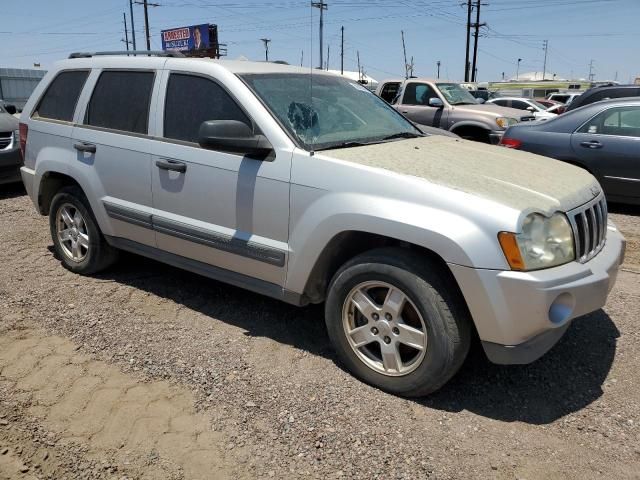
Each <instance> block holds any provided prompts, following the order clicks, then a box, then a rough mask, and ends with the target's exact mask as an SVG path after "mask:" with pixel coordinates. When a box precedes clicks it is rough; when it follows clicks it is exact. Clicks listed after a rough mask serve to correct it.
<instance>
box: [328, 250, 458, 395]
mask: <svg viewBox="0 0 640 480" xmlns="http://www.w3.org/2000/svg"><path fill="white" fill-rule="evenodd" d="M392 289H394V290H393V293H391V292H392ZM354 291H355V294H354ZM361 294H363V295H364V296H362V295H361ZM365 297H368V300H367V299H366V298H365ZM398 299H401V300H398ZM369 301H372V304H371V303H369ZM397 301H399V302H400V305H402V306H401V307H398V308H397V309H396V307H397V305H398V303H397ZM356 303H357V304H358V305H359V306H355V305H356ZM362 305H365V308H364V310H367V312H365V313H363V309H361V308H360V307H361V306H362ZM396 313H397V316H395V314H396ZM325 320H326V324H327V330H328V332H329V337H330V338H331V341H332V342H333V345H334V347H335V349H336V352H337V354H338V357H339V359H340V360H341V362H342V363H343V364H344V365H345V366H346V368H347V369H348V370H349V371H350V372H351V373H353V374H354V375H355V376H356V377H358V378H359V379H361V380H363V381H364V382H366V383H368V384H370V385H373V386H375V387H378V388H380V389H382V390H385V391H387V392H390V393H393V394H397V395H402V396H406V397H418V396H424V395H428V394H429V393H432V392H434V391H436V390H438V389H439V388H440V387H442V386H443V385H444V384H445V383H446V382H447V381H449V379H451V377H453V375H454V374H455V373H456V372H457V371H458V370H459V368H460V366H461V365H462V363H463V362H464V359H465V357H466V355H467V353H468V351H469V344H470V338H471V319H470V315H469V312H468V309H467V306H466V303H465V301H464V299H463V298H462V295H461V293H460V291H459V289H458V286H457V285H456V284H455V281H454V280H453V277H451V275H450V273H449V272H446V271H444V270H443V267H442V266H441V265H440V264H439V263H438V262H436V261H433V260H432V259H430V258H428V257H426V256H424V255H419V254H417V253H414V252H411V251H407V250H404V249H400V248H383V249H378V250H373V251H371V252H367V253H364V254H362V255H359V256H357V257H355V258H354V259H352V260H351V261H349V262H347V263H346V264H345V265H344V266H343V267H342V268H340V270H339V271H338V272H337V273H336V274H335V276H334V277H333V280H332V281H331V284H330V286H329V293H328V296H327V301H326V305H325ZM420 331H421V332H423V333H424V337H422V336H421V335H420V334H419V332H420ZM420 345H423V346H424V350H422V351H421V350H420V348H419V347H420ZM394 355H395V357H396V358H395V360H394V359H393V356H394ZM387 360H388V362H387ZM387 363H389V366H390V368H386V367H387Z"/></svg>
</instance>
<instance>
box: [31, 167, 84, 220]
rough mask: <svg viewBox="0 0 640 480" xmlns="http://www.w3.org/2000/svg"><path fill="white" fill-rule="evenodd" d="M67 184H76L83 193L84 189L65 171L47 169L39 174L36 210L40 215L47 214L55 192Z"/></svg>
mask: <svg viewBox="0 0 640 480" xmlns="http://www.w3.org/2000/svg"><path fill="white" fill-rule="evenodd" d="M68 186H76V187H78V188H80V189H81V190H82V191H83V193H84V189H83V188H82V186H81V185H80V183H79V182H78V181H77V180H76V179H74V178H73V177H71V176H70V175H67V174H66V173H62V172H58V171H55V170H49V171H46V172H44V173H43V174H42V175H41V177H40V184H39V186H38V211H39V212H40V214H41V215H48V214H49V209H50V208H51V201H52V200H53V197H54V196H55V194H56V193H57V192H59V191H60V189H62V188H64V187H68Z"/></svg>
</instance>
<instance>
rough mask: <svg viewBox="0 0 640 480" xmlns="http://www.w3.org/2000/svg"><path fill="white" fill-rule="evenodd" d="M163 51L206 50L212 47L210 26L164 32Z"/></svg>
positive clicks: (195, 26)
mask: <svg viewBox="0 0 640 480" xmlns="http://www.w3.org/2000/svg"><path fill="white" fill-rule="evenodd" d="M160 35H161V37H162V50H174V51H175V50H178V51H180V52H185V51H191V50H204V49H207V48H209V47H210V44H209V43H210V41H209V24H208V23H205V24H202V25H192V26H189V27H180V28H172V29H171V30H162V32H160Z"/></svg>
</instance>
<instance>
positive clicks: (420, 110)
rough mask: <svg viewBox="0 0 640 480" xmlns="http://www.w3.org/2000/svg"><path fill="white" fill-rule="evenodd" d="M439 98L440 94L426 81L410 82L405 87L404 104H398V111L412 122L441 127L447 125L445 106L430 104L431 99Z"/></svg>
mask: <svg viewBox="0 0 640 480" xmlns="http://www.w3.org/2000/svg"><path fill="white" fill-rule="evenodd" d="M431 98H437V99H438V100H441V99H440V97H439V96H438V94H437V93H436V92H435V91H434V90H433V88H431V86H429V85H428V84H426V83H416V82H410V83H408V84H407V86H406V87H405V89H404V93H403V96H402V104H401V105H398V111H400V113H402V114H403V115H405V116H406V117H407V118H409V119H410V120H411V121H412V122H415V123H418V124H420V125H426V126H428V127H436V128H441V125H446V118H443V117H444V116H445V109H444V108H443V107H440V108H438V107H431V106H429V100H430V99H431Z"/></svg>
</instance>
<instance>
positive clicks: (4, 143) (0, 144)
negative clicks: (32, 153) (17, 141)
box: [0, 132, 13, 150]
mask: <svg viewBox="0 0 640 480" xmlns="http://www.w3.org/2000/svg"><path fill="white" fill-rule="evenodd" d="M12 139H13V132H0V150H4V149H5V148H7V147H8V146H9V145H11V140H12Z"/></svg>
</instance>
